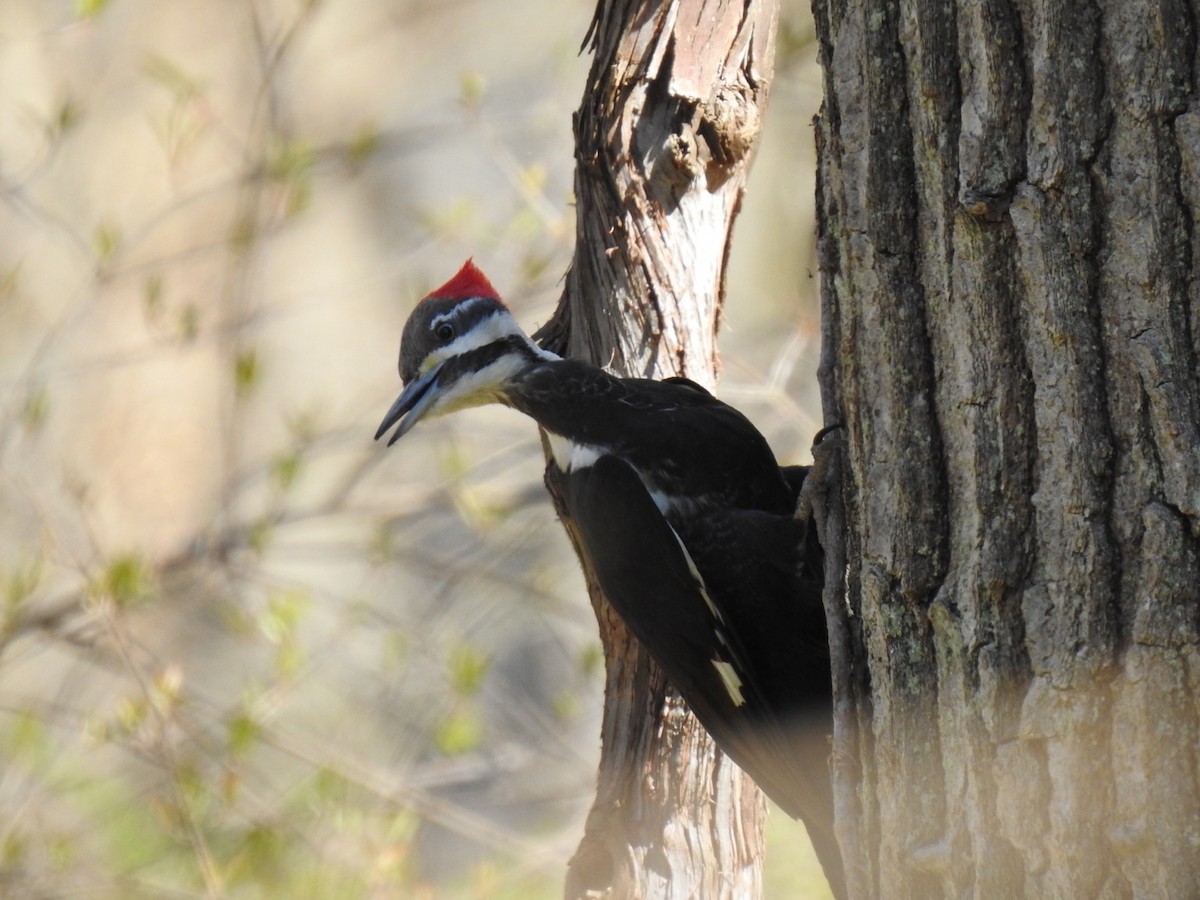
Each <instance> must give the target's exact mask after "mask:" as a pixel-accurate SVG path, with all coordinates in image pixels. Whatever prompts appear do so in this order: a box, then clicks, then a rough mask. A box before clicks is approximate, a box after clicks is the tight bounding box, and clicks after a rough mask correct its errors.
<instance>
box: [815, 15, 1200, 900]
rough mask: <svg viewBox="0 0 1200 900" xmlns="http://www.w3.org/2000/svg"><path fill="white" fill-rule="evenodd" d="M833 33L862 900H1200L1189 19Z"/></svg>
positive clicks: (836, 340)
mask: <svg viewBox="0 0 1200 900" xmlns="http://www.w3.org/2000/svg"><path fill="white" fill-rule="evenodd" d="M814 9H815V13H816V18H817V27H818V34H819V39H820V42H821V47H820V53H821V59H822V63H823V66H824V70H825V99H824V106H823V110H822V113H821V115H820V118H819V121H818V145H819V158H820V171H819V176H818V177H819V182H818V195H819V196H818V206H819V210H820V216H821V220H820V224H819V228H820V242H821V245H820V254H821V268H822V275H823V283H822V303H823V322H824V325H823V327H824V330H825V333H824V348H823V352H824V354H825V359H824V364H823V367H822V389H823V399H824V404H825V409H826V415H827V418H828V420H829V421H836V422H840V423H842V424H843V425H844V426H845V428H844V431H843V433H844V436H845V441H846V454H845V458H844V459H843V461H842V463H843V464H842V466H841V474H842V477H841V481H840V488H841V495H842V497H841V499H842V502H843V504H844V524H843V523H840V522H838V520H837V519H836V516H835V520H834V522H835V524H836V525H838V527H835V528H832V529H831V533H832V534H833V536H834V540H833V541H832V542H831V543H833V544H836V546H833V547H831V548H827V549H829V550H830V556H831V567H830V570H829V571H830V572H832V573H835V574H837V575H838V576H842V575H844V581H843V583H842V584H840V585H838V584H836V583H834V582H833V580H832V579H831V580H830V581H829V582H828V583H829V585H830V587H829V590H830V599H831V600H832V601H834V602H833V603H832V606H833V607H834V609H835V612H836V613H837V614H838V615H839V616H840V617H841V619H842V621H841V622H840V623H838V627H837V628H835V629H834V634H835V637H836V636H837V635H838V634H839V633H840V634H844V635H845V638H844V642H843V643H842V644H841V646H840V648H838V647H835V650H839V649H840V651H842V652H841V653H840V656H839V654H837V653H835V658H836V659H839V660H840V664H839V665H837V671H835V673H834V680H835V691H836V693H837V697H838V714H837V727H836V734H835V744H836V751H837V752H836V755H835V756H836V763H837V765H836V769H837V771H836V773H835V778H836V782H837V794H838V800H839V806H838V814H839V835H840V837H841V839H842V843H843V851H844V854H845V856H846V858H847V864H848V870H849V875H850V884H851V894H852V896H855V897H874V896H889V897H937V896H947V897H965V896H976V897H1011V896H1019V895H1022V894H1023V895H1026V896H1036V897H1197V896H1200V790H1198V784H1197V778H1198V777H1200V776H1198V773H1200V726H1198V722H1197V719H1198V715H1197V709H1198V701H1200V652H1198V650H1200V645H1198V634H1200V597H1198V595H1200V382H1198V375H1197V364H1198V362H1200V347H1198V346H1197V344H1198V341H1200V288H1198V282H1197V260H1200V253H1198V252H1197V251H1198V250H1200V245H1198V244H1197V235H1196V234H1195V233H1194V230H1193V223H1194V222H1195V221H1196V220H1197V216H1198V215H1200V114H1198V112H1197V107H1196V99H1195V98H1196V96H1197V91H1196V87H1197V72H1196V68H1195V66H1196V62H1197V59H1198V56H1197V46H1196V38H1197V35H1196V11H1195V10H1194V8H1193V9H1192V10H1189V9H1188V8H1187V7H1186V6H1185V5H1184V4H1183V3H1179V2H1170V0H1167V2H1143V0H1111V2H1103V3H1100V4H1091V3H1075V2H1061V0H1021V2H1014V3H1010V2H1005V0H984V2H980V3H976V2H958V3H955V2H952V0H940V2H938V0H934V2H917V0H903V2H900V3H884V2H879V0H871V2H866V0H852V2H849V3H833V2H829V0H816V2H814ZM839 561H841V562H844V568H840V567H839Z"/></svg>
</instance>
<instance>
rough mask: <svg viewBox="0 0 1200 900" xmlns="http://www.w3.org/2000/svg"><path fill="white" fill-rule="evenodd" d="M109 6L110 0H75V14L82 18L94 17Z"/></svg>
mask: <svg viewBox="0 0 1200 900" xmlns="http://www.w3.org/2000/svg"><path fill="white" fill-rule="evenodd" d="M107 6H108V0H75V15H76V17H77V18H80V19H94V18H96V16H98V15H100V13H102V12H104V9H105V7H107Z"/></svg>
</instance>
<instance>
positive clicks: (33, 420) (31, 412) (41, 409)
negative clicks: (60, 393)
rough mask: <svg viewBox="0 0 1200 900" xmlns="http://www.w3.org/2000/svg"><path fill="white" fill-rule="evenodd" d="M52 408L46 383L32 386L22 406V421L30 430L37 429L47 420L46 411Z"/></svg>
mask: <svg viewBox="0 0 1200 900" xmlns="http://www.w3.org/2000/svg"><path fill="white" fill-rule="evenodd" d="M49 408H50V394H49V392H48V391H47V389H46V386H45V385H44V384H42V385H38V386H37V387H35V388H32V389H31V390H30V391H29V393H28V394H26V395H25V403H24V405H23V406H22V407H21V421H22V422H23V423H24V424H25V427H26V428H28V429H29V430H30V431H35V430H37V429H38V428H39V427H41V425H42V423H43V422H45V421H46V411H47V410H48V409H49Z"/></svg>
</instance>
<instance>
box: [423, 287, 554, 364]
mask: <svg viewBox="0 0 1200 900" xmlns="http://www.w3.org/2000/svg"><path fill="white" fill-rule="evenodd" d="M480 299H481V298H472V299H470V300H466V301H464V303H463V305H462V306H459V307H457V308H456V309H453V310H451V311H450V312H447V313H442V314H441V315H440V316H434V318H433V320H432V323H433V324H436V323H438V322H440V321H441V320H442V319H446V318H453V317H455V316H457V315H458V314H459V313H460V312H461V311H462V309H463V306H469V305H471V304H473V303H475V302H477V300H480ZM508 337H519V338H521V340H523V341H524V342H525V343H526V344H527V345H528V346H529V347H530V349H532V350H533V352H534V354H535V355H537V356H539V357H541V358H542V359H558V358H559V357H557V356H555V355H554V354H553V353H551V352H550V351H548V350H543V349H542V348H541V347H539V346H538V345H537V344H535V343H534V342H533V341H531V340H530V339H529V335H527V334H526V333H525V332H524V331H522V330H521V326H520V325H518V324H517V322H516V320H515V319H514V318H513V317H512V315H511V314H509V313H508V312H507V311H505V310H502V309H498V310H496V311H495V312H493V313H492V314H491V315H490V316H488V317H487V318H484V319H480V320H479V321H478V322H476V323H475V325H474V326H473V327H472V328H471V330H470V331H467V332H464V333H463V334H460V335H459V336H458V337H456V338H455V339H454V340H452V341H451V342H450V343H449V344H447V345H446V346H445V347H438V348H437V349H436V350H434V351H433V352H432V353H430V354H429V355H428V356H426V357H425V359H424V361H423V362H422V363H421V367H420V372H421V374H422V375H424V374H425V373H426V372H429V371H431V370H432V369H433V368H434V366H438V365H441V364H442V363H444V362H445V361H446V360H448V359H451V358H452V357H455V356H461V355H462V354H464V353H470V352H471V351H472V350H478V349H479V348H480V347H486V346H487V345H488V344H491V343H493V342H495V341H500V340H503V339H504V338H508Z"/></svg>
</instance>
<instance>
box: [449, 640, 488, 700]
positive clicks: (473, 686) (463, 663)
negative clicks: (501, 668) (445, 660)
mask: <svg viewBox="0 0 1200 900" xmlns="http://www.w3.org/2000/svg"><path fill="white" fill-rule="evenodd" d="M490 667H491V660H490V659H488V657H487V656H486V655H485V654H484V653H483V652H481V651H480V650H478V649H477V648H475V647H473V646H471V645H470V644H463V645H461V646H459V647H457V648H456V649H455V650H454V651H453V652H452V653H451V654H450V686H451V687H452V688H453V689H454V693H455V694H457V695H458V696H460V697H469V696H471V695H472V694H475V693H477V692H478V691H479V688H480V686H481V685H482V684H483V679H484V676H485V675H487V672H488V669H489V668H490Z"/></svg>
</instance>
